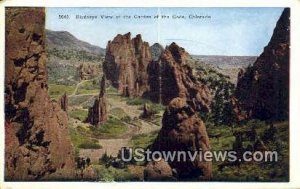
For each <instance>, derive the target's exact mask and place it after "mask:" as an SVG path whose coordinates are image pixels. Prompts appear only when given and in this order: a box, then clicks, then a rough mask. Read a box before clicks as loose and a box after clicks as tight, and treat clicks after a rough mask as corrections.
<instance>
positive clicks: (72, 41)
mask: <svg viewBox="0 0 300 189" xmlns="http://www.w3.org/2000/svg"><path fill="white" fill-rule="evenodd" d="M46 44H47V46H48V48H50V49H52V48H56V49H65V50H77V51H85V52H87V53H90V54H94V55H104V54H105V49H103V48H100V47H98V46H95V45H91V44H89V43H87V42H85V41H81V40H79V39H77V38H76V37H75V36H74V35H72V34H71V33H69V32H67V31H52V30H46Z"/></svg>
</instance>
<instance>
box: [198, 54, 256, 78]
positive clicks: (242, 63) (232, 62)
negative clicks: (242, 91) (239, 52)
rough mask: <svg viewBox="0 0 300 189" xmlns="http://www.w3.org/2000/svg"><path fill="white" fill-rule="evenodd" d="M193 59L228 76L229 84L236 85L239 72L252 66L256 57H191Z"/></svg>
mask: <svg viewBox="0 0 300 189" xmlns="http://www.w3.org/2000/svg"><path fill="white" fill-rule="evenodd" d="M193 58H194V59H197V60H199V61H201V62H205V63H206V64H209V65H211V66H212V67H213V68H215V69H216V70H217V71H218V72H220V73H222V74H224V75H227V76H229V77H230V81H231V82H233V83H236V82H237V75H238V72H239V70H240V69H241V68H246V67H247V66H248V65H250V64H253V63H254V62H255V60H256V58H257V57H256V56H219V55H216V56H212V55H211V56H208V55H193Z"/></svg>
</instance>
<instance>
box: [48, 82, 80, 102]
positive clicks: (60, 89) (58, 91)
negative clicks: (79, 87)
mask: <svg viewBox="0 0 300 189" xmlns="http://www.w3.org/2000/svg"><path fill="white" fill-rule="evenodd" d="M48 87H49V88H48V91H49V95H50V97H51V98H54V99H58V98H60V97H61V96H62V95H63V94H64V93H65V92H66V93H67V95H71V94H72V93H73V91H74V90H75V88H76V86H74V85H60V84H49V86H48Z"/></svg>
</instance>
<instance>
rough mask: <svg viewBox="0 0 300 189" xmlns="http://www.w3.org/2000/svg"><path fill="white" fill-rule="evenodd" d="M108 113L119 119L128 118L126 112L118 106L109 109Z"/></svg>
mask: <svg viewBox="0 0 300 189" xmlns="http://www.w3.org/2000/svg"><path fill="white" fill-rule="evenodd" d="M109 114H111V115H113V116H115V117H117V118H119V119H128V114H127V113H126V112H125V111H124V110H123V109H122V108H119V107H117V108H113V109H111V110H110V111H109ZM129 118H130V117H129Z"/></svg>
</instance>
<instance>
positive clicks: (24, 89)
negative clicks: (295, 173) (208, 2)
mask: <svg viewBox="0 0 300 189" xmlns="http://www.w3.org/2000/svg"><path fill="white" fill-rule="evenodd" d="M292 11H293V9H292V8H291V7H289V6H276V7H165V6H164V7H53V6H52V7H47V6H46V7H34V6H32V7H28V6H27V7H15V6H5V7H4V14H5V15H4V20H5V39H4V40H5V54H4V57H5V63H4V66H3V67H5V75H4V80H3V84H4V88H3V90H4V100H3V106H4V107H5V108H4V112H3V114H4V115H5V118H4V120H3V124H4V129H3V131H4V163H3V165H2V166H3V172H4V175H3V180H4V181H5V182H6V183H13V182H16V181H23V182H25V181H42V182H47V181H57V182H60V181H64V182H71V181H72V182H74V181H78V182H83V181H89V182H93V183H95V182H98V183H103V182H121V183H124V182H162V181H164V182H169V183H178V182H180V183H181V182H187V181H189V182H194V183H195V182H196V183H199V182H203V183H205V184H209V183H214V182H216V181H217V182H231V183H232V182H235V183H242V182H243V183H244V182H246V183H259V182H264V183H266V184H270V183H274V182H276V183H279V184H282V187H284V184H289V182H290V181H291V172H290V170H291V164H290V155H291V153H290V146H291V142H290V127H291V124H290V113H291V111H290V106H289V102H290V67H291V61H290V59H291V58H290V55H291V52H290V50H291V48H290V47H291V12H292ZM4 20H3V21H4ZM292 21H293V20H292ZM294 126H295V125H294ZM293 145H295V144H293ZM124 184H125V183H124Z"/></svg>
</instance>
